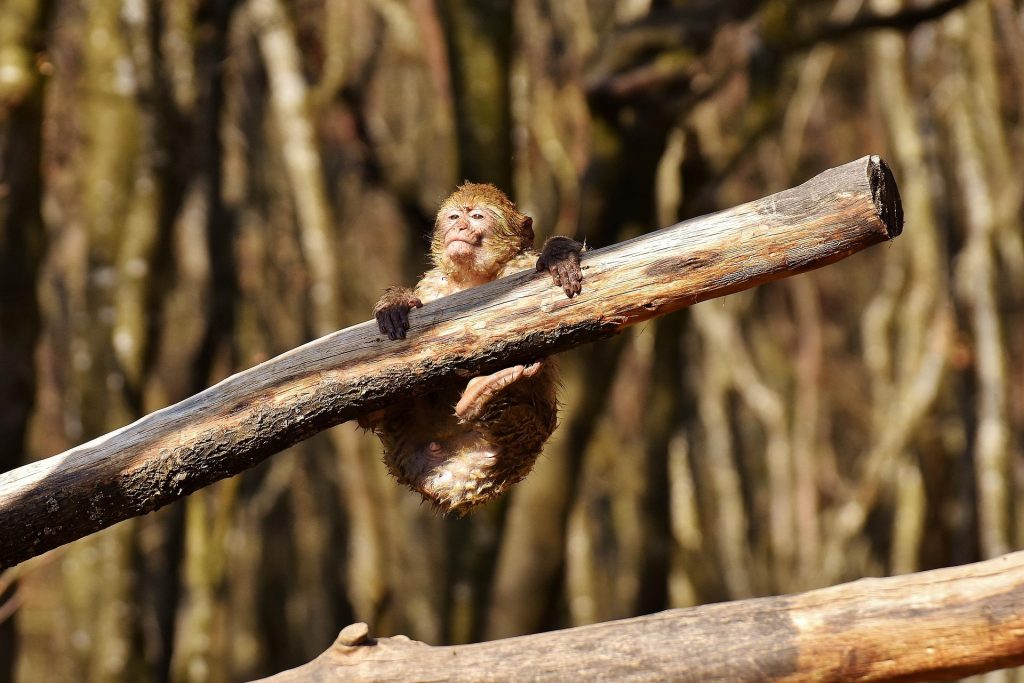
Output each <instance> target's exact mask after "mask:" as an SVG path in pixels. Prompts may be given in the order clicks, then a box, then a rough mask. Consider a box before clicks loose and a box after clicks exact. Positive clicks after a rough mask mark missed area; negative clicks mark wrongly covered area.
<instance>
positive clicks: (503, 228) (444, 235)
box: [430, 183, 533, 283]
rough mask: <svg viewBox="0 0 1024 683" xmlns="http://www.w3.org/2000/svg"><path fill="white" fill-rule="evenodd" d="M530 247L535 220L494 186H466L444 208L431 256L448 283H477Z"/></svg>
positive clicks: (438, 215)
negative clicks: (457, 280)
mask: <svg viewBox="0 0 1024 683" xmlns="http://www.w3.org/2000/svg"><path fill="white" fill-rule="evenodd" d="M532 246H533V219H532V218H530V217H529V216H526V215H524V214H522V213H520V212H519V210H518V209H517V208H516V205H515V204H513V203H512V202H511V201H510V200H509V198H508V197H506V196H505V193H504V192H502V191H501V190H499V189H498V188H496V187H495V186H494V185H490V184H484V183H465V184H464V185H462V186H461V187H459V189H457V190H455V192H453V193H452V195H451V196H450V197H448V199H446V200H444V203H443V204H441V209H440V210H439V211H438V212H437V220H436V221H435V222H434V236H433V239H432V240H431V244H430V253H431V256H432V257H433V259H434V265H436V266H437V267H438V268H440V269H441V270H442V271H443V272H444V273H445V274H447V275H448V276H449V277H454V278H456V279H459V280H464V281H467V282H470V283H475V282H477V281H487V280H493V279H494V277H495V276H497V274H498V272H500V271H501V268H502V266H504V265H505V264H506V263H508V262H509V261H510V260H511V259H512V258H513V257H515V256H516V255H517V254H520V253H522V252H523V251H524V250H526V249H529V248H530V247H532Z"/></svg>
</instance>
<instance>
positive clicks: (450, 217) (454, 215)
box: [448, 213, 459, 221]
mask: <svg viewBox="0 0 1024 683" xmlns="http://www.w3.org/2000/svg"><path fill="white" fill-rule="evenodd" d="M448 220H450V221H457V220H459V214H457V213H450V214H448Z"/></svg>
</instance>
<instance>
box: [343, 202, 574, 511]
mask: <svg viewBox="0 0 1024 683" xmlns="http://www.w3.org/2000/svg"><path fill="white" fill-rule="evenodd" d="M533 241H534V233H533V219H532V218H530V217H529V216H527V215H524V214H523V213H521V212H520V211H519V210H518V209H517V208H516V206H515V204H513V203H512V201H511V200H510V199H509V198H508V197H507V196H506V195H505V193H504V192H502V191H501V190H499V189H498V188H497V187H495V186H494V185H490V184H482V183H470V182H466V183H465V184H463V185H461V186H459V187H458V189H456V190H455V192H454V193H452V195H451V196H450V197H448V198H447V199H446V200H445V201H444V202H443V203H442V204H441V207H440V209H439V210H438V212H437V218H436V220H435V222H434V231H433V234H432V237H431V241H430V260H431V262H432V266H433V267H432V268H430V269H429V270H428V271H427V272H426V273H424V274H423V276H422V278H421V279H420V281H419V282H418V283H417V285H416V286H415V288H413V289H409V288H406V287H389V288H388V289H386V290H385V292H384V295H383V296H382V297H381V298H380V300H379V301H378V302H377V305H376V306H375V307H374V317H375V318H376V321H377V325H378V329H379V330H380V332H381V334H382V335H386V336H387V337H388V339H390V340H391V341H396V340H401V339H405V337H406V332H407V331H408V329H409V311H410V310H412V309H413V308H419V307H421V306H422V305H423V304H424V303H426V302H429V301H433V300H435V299H438V298H440V297H443V296H447V295H449V294H453V293H455V292H459V291H462V290H465V289H469V288H470V287H476V286H478V285H481V284H484V283H486V282H490V281H491V280H496V279H498V278H500V277H504V276H505V275H509V274H511V273H515V272H518V271H520V270H525V269H527V268H531V267H532V268H535V269H536V271H537V272H545V271H546V272H547V273H549V274H550V276H551V280H552V282H553V283H554V284H555V285H556V286H558V287H560V288H561V289H562V291H564V292H565V295H566V296H567V297H569V298H570V299H571V298H573V297H574V296H577V295H579V294H580V293H581V292H582V282H583V274H582V270H581V268H580V255H581V253H582V251H583V249H584V245H583V244H581V243H579V242H577V241H576V240H573V239H571V238H569V237H562V236H555V237H551V238H549V239H548V240H547V241H546V242H545V243H544V246H543V248H542V249H541V252H540V254H538V253H537V252H535V251H534V250H533ZM557 385H558V373H557V370H556V368H555V364H554V361H553V360H552V359H544V360H538V361H534V362H532V363H528V364H524V365H514V366H512V367H508V368H504V369H502V370H499V371H498V372H495V373H493V374H490V375H485V376H481V377H474V378H472V379H470V380H469V382H468V383H467V384H466V386H465V388H464V389H462V390H461V391H460V388H459V387H458V386H455V387H450V388H441V389H437V390H435V391H433V392H431V393H430V394H428V395H426V396H422V397H419V398H414V399H410V400H407V401H401V402H399V403H396V404H394V405H391V406H389V407H387V408H384V409H382V410H378V411H376V412H374V413H371V414H369V415H367V416H364V417H362V418H360V420H359V424H360V426H362V427H363V428H365V429H369V430H371V431H372V432H373V433H374V434H376V435H377V436H378V437H379V438H380V440H381V443H382V444H383V446H384V462H385V464H386V465H387V467H388V470H389V471H390V472H391V474H392V475H394V477H395V478H396V479H398V481H399V482H401V483H403V484H405V485H406V486H408V487H409V488H411V489H412V490H414V491H416V492H418V493H420V494H421V495H422V496H423V498H424V500H426V501H428V502H430V503H431V504H432V505H433V506H434V507H435V508H436V509H438V510H440V511H441V512H444V513H448V512H454V513H456V514H458V515H460V516H461V515H464V514H466V513H467V512H469V511H470V510H471V509H473V508H475V507H477V506H478V505H481V504H483V503H485V502H487V501H489V500H492V499H494V498H496V497H498V496H500V495H501V494H502V493H504V492H505V491H506V490H507V489H508V488H509V487H510V486H511V485H512V484H514V483H516V482H518V481H520V480H521V479H522V478H523V477H525V476H526V475H527V474H529V472H530V470H531V469H532V468H533V465H534V463H535V462H536V460H537V456H538V455H539V454H540V452H541V448H542V447H543V445H544V442H545V441H547V439H548V437H549V436H551V433H552V432H553V431H554V429H555V425H556V419H557V411H558V398H557V392H556V389H557Z"/></svg>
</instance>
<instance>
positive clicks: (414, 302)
mask: <svg viewBox="0 0 1024 683" xmlns="http://www.w3.org/2000/svg"><path fill="white" fill-rule="evenodd" d="M409 308H423V302H422V301H420V300H419V299H417V298H416V297H413V298H412V299H409Z"/></svg>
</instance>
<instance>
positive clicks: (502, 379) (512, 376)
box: [455, 361, 544, 422]
mask: <svg viewBox="0 0 1024 683" xmlns="http://www.w3.org/2000/svg"><path fill="white" fill-rule="evenodd" d="M542 367H544V364H543V363H542V362H541V361H537V362H536V363H531V364H529V365H513V366H512V367H510V368H505V369H504V370H499V371H498V372H496V373H494V374H493V375H484V376H483V377H474V378H473V379H471V380H469V383H468V384H467V385H466V390H465V391H463V392H462V398H460V399H459V402H458V404H457V405H456V406H455V414H456V415H457V416H458V417H459V418H460V419H461V420H462V421H464V422H471V421H472V420H475V419H476V418H478V417H480V415H482V414H483V412H484V409H485V408H486V407H487V404H488V403H490V402H491V399H493V398H494V397H495V395H497V393H498V392H499V391H501V390H502V389H504V388H505V387H507V386H508V385H510V384H512V383H513V382H515V381H517V380H519V379H522V378H523V377H533V376H534V375H536V374H537V373H538V372H540V370H541V368H542Z"/></svg>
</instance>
